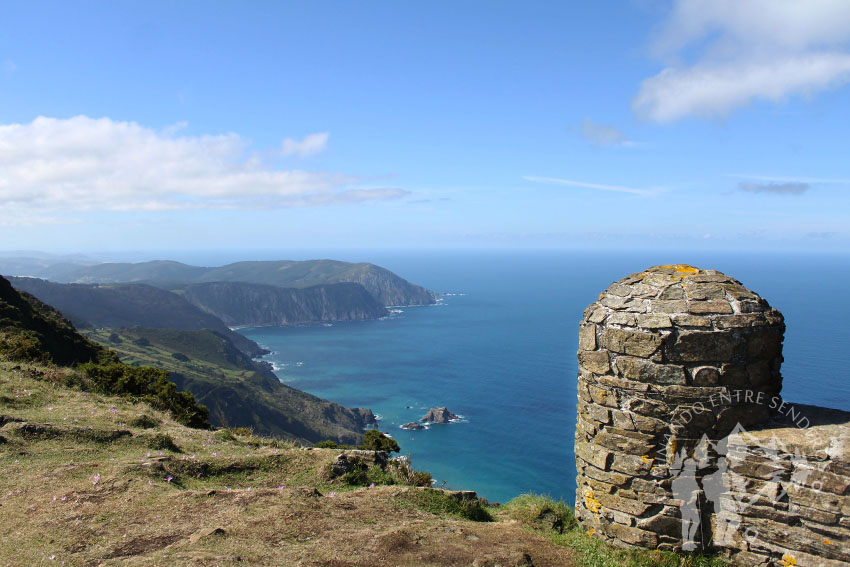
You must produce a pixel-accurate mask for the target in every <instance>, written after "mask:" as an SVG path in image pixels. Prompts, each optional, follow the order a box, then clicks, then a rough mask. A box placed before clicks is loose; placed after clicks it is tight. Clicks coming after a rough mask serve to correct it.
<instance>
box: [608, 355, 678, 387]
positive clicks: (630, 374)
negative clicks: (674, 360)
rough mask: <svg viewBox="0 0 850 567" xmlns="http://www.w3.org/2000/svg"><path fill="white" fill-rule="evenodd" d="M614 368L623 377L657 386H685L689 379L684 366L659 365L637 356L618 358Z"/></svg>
mask: <svg viewBox="0 0 850 567" xmlns="http://www.w3.org/2000/svg"><path fill="white" fill-rule="evenodd" d="M614 366H615V368H616V370H617V372H619V373H620V374H621V375H622V376H623V377H625V378H628V379H629V380H637V381H640V382H653V383H656V384H685V383H687V377H686V376H685V369H684V367H682V366H676V365H672V364H659V363H655V362H653V361H651V360H646V359H644V358H639V357H635V356H618V357H617V358H616V359H615V360H614Z"/></svg>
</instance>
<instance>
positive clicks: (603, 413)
mask: <svg viewBox="0 0 850 567" xmlns="http://www.w3.org/2000/svg"><path fill="white" fill-rule="evenodd" d="M587 414H588V416H589V417H590V419H592V420H593V421H596V422H597V423H601V424H604V425H607V424H609V423H611V411H610V410H609V409H607V408H604V407H600V406H597V405H595V404H591V405H589V406H587Z"/></svg>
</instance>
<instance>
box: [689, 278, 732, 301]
mask: <svg viewBox="0 0 850 567" xmlns="http://www.w3.org/2000/svg"><path fill="white" fill-rule="evenodd" d="M684 288H685V295H686V296H687V298H688V299H697V300H705V299H725V298H726V290H725V289H723V288H722V287H721V286H719V285H717V284H710V283H703V284H702V285H699V283H698V282H693V281H686V282H685V283H684Z"/></svg>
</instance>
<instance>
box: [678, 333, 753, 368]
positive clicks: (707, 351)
mask: <svg viewBox="0 0 850 567" xmlns="http://www.w3.org/2000/svg"><path fill="white" fill-rule="evenodd" d="M739 351H740V345H739V343H738V341H737V339H736V338H735V336H734V335H733V334H732V333H719V332H716V331H715V332H709V331H680V332H679V333H678V334H677V336H676V338H675V340H672V341H668V343H667V350H666V354H667V357H668V358H669V359H670V361H671V362H708V363H714V364H717V363H721V362H731V361H732V360H733V358H734V357H735V355H736V354H737V353H738V352H739Z"/></svg>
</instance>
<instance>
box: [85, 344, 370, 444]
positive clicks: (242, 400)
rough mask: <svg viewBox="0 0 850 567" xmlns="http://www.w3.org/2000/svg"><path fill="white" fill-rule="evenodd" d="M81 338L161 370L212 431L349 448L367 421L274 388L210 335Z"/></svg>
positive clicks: (264, 371)
mask: <svg viewBox="0 0 850 567" xmlns="http://www.w3.org/2000/svg"><path fill="white" fill-rule="evenodd" d="M86 334H87V335H88V336H89V337H90V338H91V339H93V340H95V341H97V342H99V343H101V344H103V345H108V346H109V347H110V348H112V349H114V350H115V351H117V352H118V353H119V354H120V356H121V360H122V361H123V362H125V363H126V364H131V365H146V366H153V367H156V368H161V369H163V370H166V371H167V372H168V376H169V379H170V380H172V381H174V382H175V383H176V384H177V385H178V387H180V388H181V389H184V390H187V391H189V392H191V393H192V394H193V395H194V396H195V398H196V399H197V400H198V401H199V402H200V403H202V404H204V405H205V406H206V407H207V408H209V411H210V421H211V422H212V423H213V425H217V426H222V427H247V428H251V429H252V430H253V431H255V432H257V433H259V434H263V435H270V436H274V437H277V438H279V439H288V440H293V441H301V442H306V443H315V442H318V441H322V440H326V439H330V440H333V441H335V442H337V443H341V444H349V445H356V444H359V443H361V442H362V439H363V429H364V427H365V426H367V425H369V424H371V423H374V416H372V412H371V411H369V410H361V409H349V408H345V407H343V406H341V405H339V404H335V403H333V402H329V401H327V400H323V399H321V398H317V397H316V396H313V395H310V394H307V393H305V392H302V391H300V390H296V389H295V388H290V387H289V386H286V385H284V384H281V382H280V381H279V380H278V379H277V377H276V376H275V375H274V373H273V372H272V371H271V368H270V367H269V366H268V364H266V363H262V362H255V361H253V360H251V359H250V358H248V357H247V356H245V355H244V354H243V353H242V352H241V351H240V350H239V349H237V348H235V347H234V346H233V344H232V343H231V342H230V341H228V340H227V339H226V338H224V337H222V336H220V335H218V334H216V333H214V332H212V331H208V330H201V331H176V330H170V329H150V328H141V327H135V328H130V329H121V330H109V329H106V330H89V331H86Z"/></svg>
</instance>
